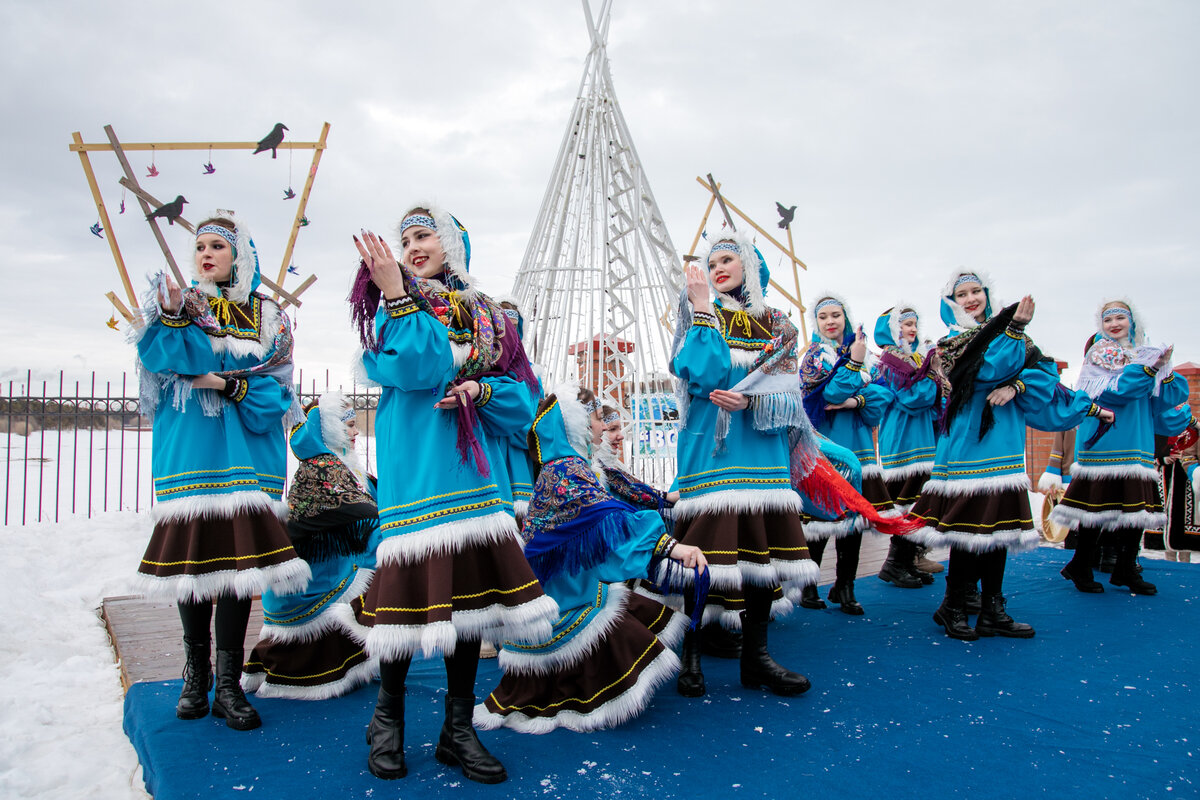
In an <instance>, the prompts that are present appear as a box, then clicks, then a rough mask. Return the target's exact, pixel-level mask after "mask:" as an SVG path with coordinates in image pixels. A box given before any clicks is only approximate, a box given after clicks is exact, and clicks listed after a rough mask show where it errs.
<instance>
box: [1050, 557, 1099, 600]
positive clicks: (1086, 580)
mask: <svg viewBox="0 0 1200 800" xmlns="http://www.w3.org/2000/svg"><path fill="white" fill-rule="evenodd" d="M1058 574H1059V575H1062V576H1063V577H1064V578H1066V579H1067V580H1069V581H1070V582H1071V583H1073V584H1075V588H1076V589H1078V590H1079V591H1081V592H1084V593H1086V594H1102V593H1103V592H1104V587H1103V586H1101V585H1100V582H1099V581H1097V580H1096V579H1095V578H1094V577H1093V576H1092V568H1091V567H1089V566H1087V563H1086V561H1085V562H1083V563H1079V564H1077V563H1075V559H1073V558H1072V559H1071V560H1070V561H1068V562H1067V565H1066V566H1065V567H1063V568H1062V569H1060V570H1059V571H1058Z"/></svg>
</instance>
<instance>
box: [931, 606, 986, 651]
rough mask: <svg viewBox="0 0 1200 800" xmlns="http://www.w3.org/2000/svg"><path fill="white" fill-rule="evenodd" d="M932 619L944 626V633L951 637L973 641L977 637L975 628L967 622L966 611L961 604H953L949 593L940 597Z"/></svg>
mask: <svg viewBox="0 0 1200 800" xmlns="http://www.w3.org/2000/svg"><path fill="white" fill-rule="evenodd" d="M933 621H934V622H936V623H937V624H938V625H941V626H942V627H943V628H945V629H946V635H947V636H949V637H950V638H951V639H961V640H962V641H964V642H973V641H975V640H976V639H978V638H979V634H978V633H976V632H975V629H974V628H972V627H971V626H970V625H969V624H967V612H966V611H965V610H964V609H963V607H962V606H956V605H954V604H953V603H952V602H951V600H950V595H946V596H945V597H943V598H942V604H941V605H940V606H938V608H937V611H935V612H933Z"/></svg>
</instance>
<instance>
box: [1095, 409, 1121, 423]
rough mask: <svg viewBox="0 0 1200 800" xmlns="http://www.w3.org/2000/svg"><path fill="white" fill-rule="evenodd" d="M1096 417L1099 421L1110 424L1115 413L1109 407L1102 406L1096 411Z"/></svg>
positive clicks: (1115, 416) (1114, 417)
mask: <svg viewBox="0 0 1200 800" xmlns="http://www.w3.org/2000/svg"><path fill="white" fill-rule="evenodd" d="M1096 417H1097V418H1098V419H1099V420H1100V421H1101V422H1105V423H1108V424H1109V425H1111V424H1112V421H1113V420H1114V419H1116V418H1117V415H1116V414H1115V413H1113V412H1112V411H1111V410H1110V409H1107V408H1102V409H1100V410H1099V411H1097V412H1096Z"/></svg>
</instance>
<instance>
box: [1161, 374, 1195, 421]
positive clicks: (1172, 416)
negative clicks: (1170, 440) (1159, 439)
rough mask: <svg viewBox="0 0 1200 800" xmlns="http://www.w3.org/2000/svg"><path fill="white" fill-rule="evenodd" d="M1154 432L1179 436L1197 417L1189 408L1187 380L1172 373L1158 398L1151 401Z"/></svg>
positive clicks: (1164, 381)
mask: <svg viewBox="0 0 1200 800" xmlns="http://www.w3.org/2000/svg"><path fill="white" fill-rule="evenodd" d="M1150 413H1151V414H1152V415H1153V416H1154V432H1155V433H1157V434H1158V435H1160V436H1178V435H1179V434H1180V433H1182V432H1183V429H1184V428H1186V427H1187V426H1188V425H1191V424H1192V422H1193V420H1194V419H1195V417H1194V416H1193V415H1192V409H1191V407H1189V406H1188V383H1187V378H1185V377H1183V376H1182V375H1180V374H1179V373H1178V372H1172V373H1171V374H1170V375H1169V376H1168V377H1167V378H1165V379H1164V380H1163V382H1162V388H1161V389H1160V390H1159V393H1158V396H1157V397H1154V398H1152V399H1151V403H1150Z"/></svg>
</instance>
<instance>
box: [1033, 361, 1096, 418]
mask: <svg viewBox="0 0 1200 800" xmlns="http://www.w3.org/2000/svg"><path fill="white" fill-rule="evenodd" d="M1013 385H1014V387H1015V388H1016V389H1017V396H1016V398H1015V399H1014V400H1013V402H1015V403H1016V404H1017V407H1018V408H1020V409H1021V411H1022V412H1024V414H1025V423H1026V424H1027V425H1029V426H1030V427H1032V428H1036V429H1037V430H1040V431H1065V430H1070V429H1071V428H1075V427H1078V425H1079V423H1081V422H1083V420H1084V419H1085V418H1086V417H1089V416H1092V415H1094V414H1095V413H1096V412H1097V411H1098V410H1099V409H1098V408H1097V407H1096V404H1095V403H1093V402H1092V398H1090V397H1088V395H1087V393H1086V392H1071V391H1069V390H1067V389H1066V387H1063V388H1062V389H1061V390H1060V389H1059V386H1060V384H1059V380H1058V368H1057V367H1055V366H1054V365H1053V364H1052V363H1051V362H1048V361H1043V362H1041V363H1040V364H1037V365H1035V366H1032V367H1030V368H1029V369H1024V370H1021V374H1020V375H1019V376H1018V377H1017V379H1016V380H1015V381H1013Z"/></svg>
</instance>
